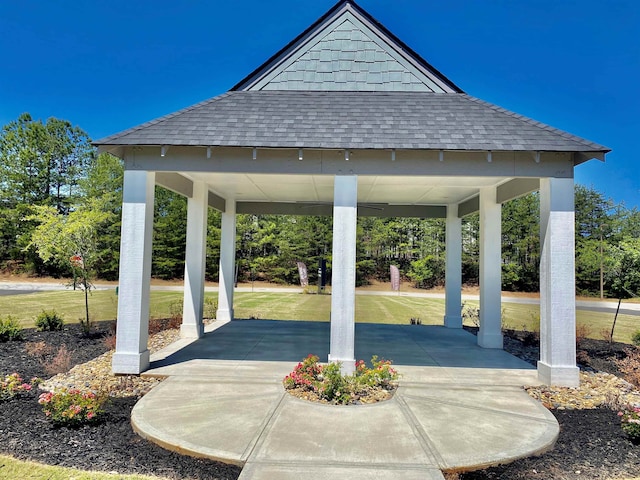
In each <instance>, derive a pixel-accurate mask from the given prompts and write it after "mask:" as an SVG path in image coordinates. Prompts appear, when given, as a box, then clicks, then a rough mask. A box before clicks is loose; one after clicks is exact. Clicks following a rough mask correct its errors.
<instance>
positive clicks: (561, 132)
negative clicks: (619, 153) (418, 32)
mask: <svg viewBox="0 0 640 480" xmlns="http://www.w3.org/2000/svg"><path fill="white" fill-rule="evenodd" d="M462 95H463V96H465V97H466V98H468V99H469V100H470V101H472V102H474V103H477V104H479V105H484V106H486V107H489V108H491V109H492V110H495V111H496V112H499V113H504V114H506V115H509V116H511V117H513V118H517V119H518V120H522V121H523V122H526V123H528V124H530V125H533V126H536V127H539V128H542V129H543V130H546V131H548V132H552V133H555V134H556V135H560V136H561V137H563V138H566V139H569V140H573V141H575V142H578V143H581V144H582V145H584V146H586V147H589V148H595V149H598V150H606V151H607V152H610V151H611V149H610V148H608V147H605V146H604V145H600V144H599V143H595V142H592V141H591V140H587V139H586V138H583V137H579V136H578V135H573V134H572V133H569V132H567V131H565V130H560V129H559V128H556V127H552V126H551V125H549V124H546V123H543V122H539V121H538V120H534V119H533V118H530V117H527V116H525V115H521V114H519V113H516V112H514V111H511V110H507V109H506V108H503V107H500V106H498V105H495V104H493V103H490V102H487V101H485V100H481V99H479V98H477V97H474V96H472V95H469V94H467V93H463V94H462Z"/></svg>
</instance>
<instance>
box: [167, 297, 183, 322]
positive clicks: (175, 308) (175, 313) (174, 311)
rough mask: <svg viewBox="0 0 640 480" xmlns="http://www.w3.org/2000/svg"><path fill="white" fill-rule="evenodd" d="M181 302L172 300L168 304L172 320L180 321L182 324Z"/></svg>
mask: <svg viewBox="0 0 640 480" xmlns="http://www.w3.org/2000/svg"><path fill="white" fill-rule="evenodd" d="M183 308H184V306H183V301H182V299H181V300H174V301H173V302H171V303H170V304H169V315H170V316H171V318H172V319H173V320H180V322H182V311H183Z"/></svg>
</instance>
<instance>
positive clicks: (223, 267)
mask: <svg viewBox="0 0 640 480" xmlns="http://www.w3.org/2000/svg"><path fill="white" fill-rule="evenodd" d="M235 265H236V201H235V200H232V199H228V200H226V202H225V211H224V212H223V213H222V228H221V232H220V270H219V277H220V279H219V285H220V286H219V289H218V312H217V314H216V318H217V319H218V320H233V281H234V275H235Z"/></svg>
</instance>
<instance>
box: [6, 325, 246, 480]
mask: <svg viewBox="0 0 640 480" xmlns="http://www.w3.org/2000/svg"><path fill="white" fill-rule="evenodd" d="M111 331H112V325H110V324H108V323H105V324H100V325H98V326H97V328H96V329H95V330H94V332H93V334H92V335H90V336H89V337H86V336H83V335H82V331H81V330H80V328H79V326H77V325H66V326H65V327H64V331H62V332H36V331H35V330H25V338H24V340H23V341H19V342H7V343H0V374H5V373H12V372H18V373H19V374H20V375H21V376H22V377H23V378H25V379H26V380H27V381H28V379H30V378H31V377H40V378H43V377H46V376H47V375H46V372H45V370H44V368H43V365H41V364H40V362H39V361H38V360H37V359H36V358H34V357H32V356H29V355H28V354H27V353H26V352H25V346H26V345H27V344H28V343H29V342H39V341H45V342H47V343H48V344H50V345H52V346H53V347H54V350H57V349H58V348H59V347H60V346H62V345H65V346H66V348H67V349H68V350H69V352H71V358H72V363H71V366H73V365H76V364H79V363H84V362H86V361H88V360H91V359H92V358H95V357H96V356H98V355H101V354H102V353H104V352H106V351H107V349H108V348H107V346H106V344H105V341H104V339H105V338H106V337H107V336H108V335H109V334H110V333H111ZM40 393H41V392H40V391H37V389H34V390H33V391H31V392H28V393H22V394H20V396H19V397H15V398H13V399H11V400H9V401H6V402H0V452H2V453H5V454H9V455H11V456H13V457H16V458H20V459H24V460H34V461H37V462H41V463H46V464H49V465H60V466H65V467H75V468H80V469H83V470H102V471H106V472H112V471H116V472H118V473H139V474H147V475H157V476H161V477H166V478H172V479H193V480H201V479H202V480H205V479H206V480H209V479H212V480H213V479H219V480H235V479H237V478H238V476H239V475H240V467H237V466H234V465H227V464H224V463H221V462H214V461H211V460H204V459H197V458H192V457H188V456H184V455H179V454H177V453H174V452H170V451H168V450H165V449H163V448H161V447H159V446H157V445H155V444H154V443H151V442H148V441H146V440H144V439H143V438H141V437H139V436H138V435H136V434H135V433H134V432H133V429H132V428H131V421H130V418H131V409H132V408H133V406H134V405H135V403H136V402H137V399H136V398H114V399H111V400H110V402H109V404H108V405H107V407H106V415H105V417H104V419H103V421H101V422H100V423H97V424H95V425H86V426H82V427H79V428H67V427H59V428H55V427H53V426H52V425H51V424H50V423H49V421H47V420H46V418H45V416H44V414H43V413H42V409H41V407H40V405H38V403H37V400H38V396H39V394H40Z"/></svg>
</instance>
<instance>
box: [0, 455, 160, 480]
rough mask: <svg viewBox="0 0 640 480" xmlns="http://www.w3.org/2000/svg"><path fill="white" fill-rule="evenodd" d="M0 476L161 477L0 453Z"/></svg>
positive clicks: (58, 479)
mask: <svg viewBox="0 0 640 480" xmlns="http://www.w3.org/2000/svg"><path fill="white" fill-rule="evenodd" d="M0 478H7V479H8V478H16V479H17V478H20V479H23V480H69V479H73V480H107V479H108V480H152V479H153V480H158V479H160V478H161V477H150V476H146V475H116V474H112V473H103V472H87V471H83V470H77V469H75V468H64V467H52V466H49V465H42V464H40V463H35V462H25V461H22V460H16V459H15V458H13V457H9V456H7V455H0Z"/></svg>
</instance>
